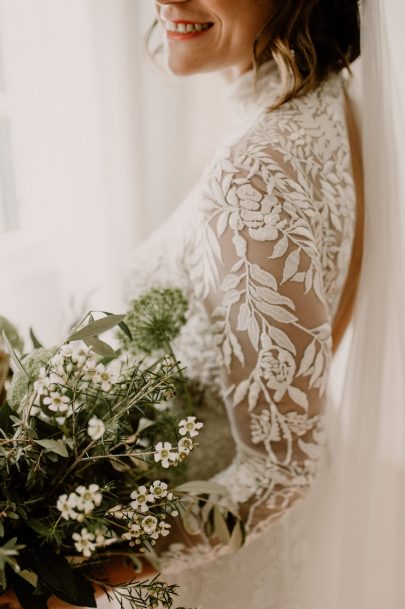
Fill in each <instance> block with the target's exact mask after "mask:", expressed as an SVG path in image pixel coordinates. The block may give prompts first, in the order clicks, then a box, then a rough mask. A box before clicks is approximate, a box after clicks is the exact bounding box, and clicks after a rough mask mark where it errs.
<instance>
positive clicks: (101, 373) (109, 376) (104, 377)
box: [93, 364, 117, 391]
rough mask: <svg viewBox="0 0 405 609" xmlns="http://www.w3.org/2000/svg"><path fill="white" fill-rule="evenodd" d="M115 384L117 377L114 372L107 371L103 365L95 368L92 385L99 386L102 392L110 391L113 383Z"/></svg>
mask: <svg viewBox="0 0 405 609" xmlns="http://www.w3.org/2000/svg"><path fill="white" fill-rule="evenodd" d="M116 382H117V375H116V374H115V372H114V371H112V370H108V369H107V368H106V367H105V366H104V364H98V365H97V366H96V371H95V374H94V375H93V383H94V384H95V385H100V386H101V389H102V390H103V391H110V389H111V387H112V386H113V384H114V383H116Z"/></svg>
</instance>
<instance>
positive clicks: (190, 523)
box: [181, 512, 201, 535]
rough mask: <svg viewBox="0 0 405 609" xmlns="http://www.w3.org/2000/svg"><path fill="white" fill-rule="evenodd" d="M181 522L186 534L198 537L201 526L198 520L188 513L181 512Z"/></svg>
mask: <svg viewBox="0 0 405 609" xmlns="http://www.w3.org/2000/svg"><path fill="white" fill-rule="evenodd" d="M181 520H182V522H183V526H184V528H185V530H186V531H187V533H189V534H190V535H198V533H201V524H200V522H199V521H198V519H197V518H196V517H195V516H194V515H193V514H191V513H190V512H181Z"/></svg>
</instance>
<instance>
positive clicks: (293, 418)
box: [126, 62, 355, 609]
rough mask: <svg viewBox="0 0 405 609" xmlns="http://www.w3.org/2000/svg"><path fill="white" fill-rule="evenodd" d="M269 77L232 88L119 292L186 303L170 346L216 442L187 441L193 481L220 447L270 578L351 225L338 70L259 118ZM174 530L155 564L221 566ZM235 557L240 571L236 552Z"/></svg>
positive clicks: (308, 430) (312, 416) (316, 412)
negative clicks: (172, 294) (214, 143)
mask: <svg viewBox="0 0 405 609" xmlns="http://www.w3.org/2000/svg"><path fill="white" fill-rule="evenodd" d="M278 86H279V82H278V76H277V71H276V68H275V66H274V64H273V62H268V63H267V64H265V65H263V66H262V67H261V68H260V70H259V73H258V80H257V84H256V87H254V84H253V73H252V72H248V73H246V74H244V75H243V76H242V77H241V78H239V80H238V81H236V83H234V84H232V85H231V86H230V87H229V98H230V102H231V104H232V106H233V109H234V112H235V122H234V128H233V130H232V132H231V133H230V134H229V137H228V138H227V140H226V141H225V142H224V144H223V146H222V147H221V148H220V149H219V150H218V152H217V154H216V155H215V157H214V158H213V159H212V161H211V163H210V164H209V165H208V166H207V167H206V169H205V171H204V174H203V175H202V177H201V179H200V181H199V182H198V184H197V185H196V187H195V189H194V190H193V191H192V192H191V193H190V195H189V196H188V197H187V198H186V200H185V201H184V202H183V203H182V204H181V205H180V206H179V208H178V209H177V210H176V212H175V213H174V214H173V215H172V217H171V218H170V219H169V221H168V222H166V223H165V224H164V225H162V226H161V227H160V228H159V229H158V230H157V231H155V233H154V234H153V235H152V236H151V238H150V239H149V240H147V241H146V242H145V244H143V245H142V246H141V247H140V248H139V249H138V250H137V251H136V252H135V256H134V262H133V264H132V266H131V268H130V269H129V272H128V274H127V279H126V294H127V297H128V299H129V298H131V297H134V296H136V295H137V294H138V293H140V292H142V291H144V290H145V289H147V288H148V287H149V286H150V285H177V286H179V287H181V288H182V289H183V290H184V291H185V292H186V294H187V296H188V297H189V300H190V311H189V318H188V322H187V324H186V326H185V327H184V329H183V331H182V334H181V336H180V337H179V339H178V341H177V345H176V352H177V354H178V355H179V357H180V359H181V360H182V363H183V364H184V365H185V366H187V370H188V375H189V376H191V377H192V378H194V379H195V380H197V381H199V382H200V383H201V385H202V386H203V387H207V388H209V389H210V390H212V389H213V388H214V391H216V392H217V395H218V396H219V398H220V401H222V408H219V409H218V412H217V413H216V414H215V415H214V417H213V420H214V422H215V424H214V426H215V427H216V430H217V433H216V435H215V439H213V440H212V443H211V444H210V429H209V427H208V428H205V429H204V430H203V434H202V435H204V434H206V437H205V447H204V450H203V449H202V448H200V449H197V450H199V451H200V455H199V456H196V458H197V460H199V463H200V474H201V475H200V476H199V477H204V451H205V454H207V453H208V452H210V453H211V455H212V453H214V454H215V453H218V468H217V471H216V473H215V475H214V476H213V478H214V479H215V480H217V481H219V482H220V483H222V484H223V485H225V486H226V487H227V488H228V489H229V492H230V496H231V498H232V500H233V502H234V503H235V504H236V505H237V506H238V508H239V510H240V512H241V514H242V516H243V518H244V521H245V524H246V528H247V532H248V535H247V541H248V543H249V542H252V547H256V550H255V551H256V552H258V547H259V546H258V545H257V544H259V545H260V544H261V543H262V544H264V545H262V546H261V547H262V548H264V547H266V544H265V542H264V541H263V542H262V541H261V540H264V539H270V538H272V542H271V543H272V544H273V546H274V549H275V548H277V552H276V554H277V556H278V558H276V555H275V556H274V560H273V561H272V559H271V557H270V553H269V551H268V547H267V556H268V558H269V564H270V565H271V566H270V567H269V568H273V577H274V575H275V573H276V571H277V572H278V571H279V569H280V565H279V566H278V567H277V569H276V567H275V563H276V562H277V560H278V561H280V560H282V559H281V557H280V556H281V555H282V552H283V547H284V551H285V553H286V555H287V554H288V556H289V559H288V560H289V561H290V565H289V566H288V567H287V569H292V568H293V563H294V560H295V559H292V558H291V556H292V555H291V554H289V553H288V551H287V547H286V545H287V546H288V545H289V544H290V543H291V539H292V538H293V537H294V533H293V532H294V531H295V530H296V527H297V526H298V524H297V523H298V522H300V518H301V516H300V515H299V512H298V513H297V519H296V522H295V523H294V520H293V518H294V517H293V516H292V513H293V512H294V510H292V508H293V506H295V504H297V503H301V502H302V500H303V499H304V498H305V497H306V495H307V494H308V492H309V491H310V490H311V489H312V487H313V486H314V484H315V480H316V479H317V477H318V474H319V470H320V469H322V467H324V463H325V455H326V434H325V416H326V413H327V410H328V392H327V382H328V372H329V366H330V362H331V357H332V338H331V329H332V323H333V319H334V315H335V314H336V311H337V308H338V305H339V299H340V296H341V292H342V287H343V284H344V281H345V278H346V275H347V271H348V267H349V262H350V255H351V249H352V243H353V234H354V226H355V194H354V185H353V179H352V173H351V161H350V152H349V144H348V137H347V131H346V124H345V116H344V98H343V95H344V80H343V77H342V76H338V75H332V76H330V77H329V78H328V79H327V80H326V81H325V82H324V83H323V84H322V85H321V86H320V87H319V88H318V89H317V90H316V91H314V92H313V93H310V94H308V95H306V96H304V97H302V98H299V99H296V100H293V101H291V102H288V103H287V104H285V105H284V106H282V107H281V108H280V109H278V110H276V111H274V112H267V111H266V107H267V106H269V105H271V103H272V101H274V99H275V98H276V95H277V91H278ZM157 171H158V168H157ZM207 408H208V410H209V405H208V406H207ZM202 414H203V413H202ZM211 419H212V417H211ZM218 430H220V431H219V432H218ZM221 430H223V431H221ZM230 432H231V434H232V437H233V446H232V447H231V443H230V442H229V436H230ZM222 433H223V436H224V450H223V453H225V455H224V454H222V455H221V452H222V451H221V444H220V443H218V438H221V434H222ZM211 469H212V468H211ZM193 471H196V472H197V473H198V466H197V468H196V469H195V468H194V469H193ZM211 475H212V471H210V474H209V476H211ZM286 517H287V518H286ZM286 527H287V528H286ZM266 529H268V532H267V533H266V531H265V530H266ZM304 529H305V525H304V528H303V530H302V531H301V533H303V531H304ZM269 535H270V537H269ZM255 538H257V539H255ZM277 538H279V540H280V543H277V542H276V541H275V540H276V539H277ZM281 539H282V541H281ZM183 540H184V543H183V544H179V543H176V544H174V545H173V546H172V547H171V548H169V550H168V551H167V552H165V553H164V554H163V556H162V568H163V570H164V571H165V572H166V573H170V572H174V573H177V572H179V571H181V570H182V569H185V568H187V569H190V567H195V566H197V565H199V564H200V565H201V564H202V565H207V564H209V563H210V562H212V561H214V559H216V560H215V561H214V562H215V563H216V564H217V565H218V568H219V569H220V570H221V567H220V565H221V563H220V562H218V561H221V559H219V558H218V557H219V556H220V555H221V554H224V553H226V552H227V549H226V548H224V547H222V546H218V545H215V546H211V545H210V544H209V543H208V541H207V540H205V539H203V538H201V537H200V538H198V539H197V540H196V539H193V538H190V537H188V536H183ZM177 541H178V540H177ZM246 551H248V548H245V549H243V550H242V551H241V552H240V553H239V554H241V555H243V553H244V552H246ZM280 552H281V555H280ZM259 554H260V552H259ZM298 555H299V552H298V554H297V556H298ZM232 560H234V561H235V562H234V563H232V564H233V565H234V568H235V569H237V567H236V565H237V564H239V562H238V561H239V559H238V558H236V555H235V556H234V557H233V558H232ZM296 560H298V558H297V559H296ZM227 565H228V566H227V569H228V571H229V565H230V562H229V561H228V563H227ZM188 574H189V577H190V571H188ZM211 574H213V571H211ZM253 581H254V578H251V582H253ZM273 581H274V582H275V581H276V580H273ZM297 581H298V580H297ZM283 582H284V578H279V584H277V585H276V584H275V583H274V598H273V600H274V603H275V604H274V606H276V604H277V603H280V602H281V599H282V598H284V601H282V602H283V604H279V605H278V609H284V608H285V607H287V606H288V607H290V606H291V607H292V606H294V607H295V605H294V604H289V602H287V600H285V599H286V598H287V596H290V595H291V594H292V588H291V582H290V584H286V583H285V582H284V583H283ZM251 585H253V583H251ZM278 586H281V588H283V589H284V595H285V596H284V597H283V596H282V594H281V593H279V592H277V593H276V592H275V590H276V588H277V587H278ZM287 587H289V590H288V591H287ZM276 597H277V600H276ZM193 602H197V603H198V602H200V601H198V600H196V601H193ZM209 602H210V603H211V604H210V605H209V606H210V608H214V607H217V606H218V607H224V606H225V605H224V602H223V601H221V603H222V604H221V605H220V604H218V605H217V604H215V602H214V600H213V598H210V601H209ZM260 602H262V604H261V605H260V604H255V603H254V602H253V601H252V603H253V604H251V605H250V606H251V607H256V606H257V607H260V609H264V608H265V607H267V606H268V607H270V606H271V607H272V606H273V605H272V604H271V603H272V601H271V599H270V598H269V599H268V601H266V602H267V603H268V604H267V605H265V604H263V600H261V601H260ZM207 606H208V605H207ZM230 606H232V605H230ZM236 606H238V607H239V606H240V607H242V605H236V604H234V605H233V607H236Z"/></svg>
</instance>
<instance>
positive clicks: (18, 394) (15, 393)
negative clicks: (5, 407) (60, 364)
mask: <svg viewBox="0 0 405 609" xmlns="http://www.w3.org/2000/svg"><path fill="white" fill-rule="evenodd" d="M56 351H57V348H56V347H52V348H50V349H45V348H44V347H41V349H35V351H33V352H32V353H30V354H29V355H27V356H26V357H24V359H23V360H22V362H21V363H22V365H23V366H24V370H25V371H26V372H27V374H26V373H25V372H23V371H20V370H19V371H18V372H16V373H15V374H14V376H13V379H12V381H11V384H10V389H9V391H8V394H7V399H8V402H9V403H10V406H12V407H13V408H15V409H16V410H18V406H19V405H20V404H21V401H22V400H23V399H24V397H25V396H26V395H27V393H28V391H29V389H30V388H31V387H32V385H33V383H34V381H35V380H36V379H37V378H38V375H39V371H40V370H41V368H43V367H44V366H46V364H47V363H48V362H49V360H50V359H51V357H53V356H54V355H55V353H56Z"/></svg>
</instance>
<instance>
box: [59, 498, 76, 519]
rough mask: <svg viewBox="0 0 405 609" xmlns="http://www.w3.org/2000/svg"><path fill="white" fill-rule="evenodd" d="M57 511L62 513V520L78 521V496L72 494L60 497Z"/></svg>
mask: <svg viewBox="0 0 405 609" xmlns="http://www.w3.org/2000/svg"><path fill="white" fill-rule="evenodd" d="M56 507H57V509H58V510H59V511H60V513H61V516H62V518H64V519H65V520H76V519H77V512H76V511H75V508H76V507H77V495H75V494H74V493H70V495H69V496H68V495H60V497H59V499H58V501H57V504H56Z"/></svg>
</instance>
